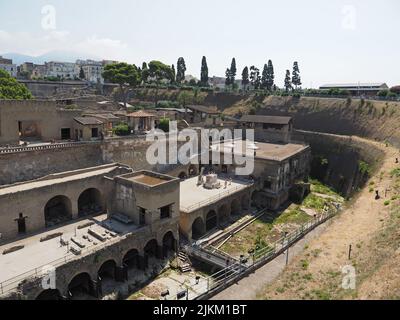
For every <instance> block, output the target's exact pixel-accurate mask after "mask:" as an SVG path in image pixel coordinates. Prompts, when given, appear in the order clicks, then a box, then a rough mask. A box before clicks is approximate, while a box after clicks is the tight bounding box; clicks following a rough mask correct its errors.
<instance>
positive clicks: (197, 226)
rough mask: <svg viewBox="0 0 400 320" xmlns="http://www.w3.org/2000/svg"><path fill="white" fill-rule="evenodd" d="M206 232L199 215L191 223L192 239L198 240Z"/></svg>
mask: <svg viewBox="0 0 400 320" xmlns="http://www.w3.org/2000/svg"><path fill="white" fill-rule="evenodd" d="M205 234H206V226H205V225H204V221H203V219H202V218H201V217H198V218H197V219H196V220H194V221H193V224H192V239H194V240H198V239H200V238H201V237H202V236H204V235H205Z"/></svg>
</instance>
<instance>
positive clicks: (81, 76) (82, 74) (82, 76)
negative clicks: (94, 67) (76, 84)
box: [79, 66, 86, 80]
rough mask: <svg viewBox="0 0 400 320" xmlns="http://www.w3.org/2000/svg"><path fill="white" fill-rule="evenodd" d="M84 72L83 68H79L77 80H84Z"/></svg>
mask: <svg viewBox="0 0 400 320" xmlns="http://www.w3.org/2000/svg"><path fill="white" fill-rule="evenodd" d="M85 78H86V77H85V72H84V71H83V68H82V66H81V70H80V71H79V79H81V80H83V79H85Z"/></svg>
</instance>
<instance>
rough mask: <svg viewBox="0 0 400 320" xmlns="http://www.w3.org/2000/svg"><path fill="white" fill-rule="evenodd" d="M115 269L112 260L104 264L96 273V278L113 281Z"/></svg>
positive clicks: (115, 265)
mask: <svg viewBox="0 0 400 320" xmlns="http://www.w3.org/2000/svg"><path fill="white" fill-rule="evenodd" d="M116 268H117V263H116V262H115V261H114V260H108V261H106V262H104V263H103V264H102V265H101V267H100V268H99V271H98V272H97V276H98V277H99V278H100V279H101V280H103V279H115V270H116Z"/></svg>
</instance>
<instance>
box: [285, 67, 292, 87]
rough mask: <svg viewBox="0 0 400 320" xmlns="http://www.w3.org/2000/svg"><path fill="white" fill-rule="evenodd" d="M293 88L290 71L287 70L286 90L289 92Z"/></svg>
mask: <svg viewBox="0 0 400 320" xmlns="http://www.w3.org/2000/svg"><path fill="white" fill-rule="evenodd" d="M291 88H292V82H291V80H290V71H289V70H286V76H285V89H286V92H288V91H289V90H290V89H291Z"/></svg>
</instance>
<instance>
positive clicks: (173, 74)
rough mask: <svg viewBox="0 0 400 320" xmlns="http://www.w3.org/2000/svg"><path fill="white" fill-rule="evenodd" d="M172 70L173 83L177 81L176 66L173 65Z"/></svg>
mask: <svg viewBox="0 0 400 320" xmlns="http://www.w3.org/2000/svg"><path fill="white" fill-rule="evenodd" d="M171 69H172V72H171V83H175V81H176V71H175V66H174V65H172V66H171Z"/></svg>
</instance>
